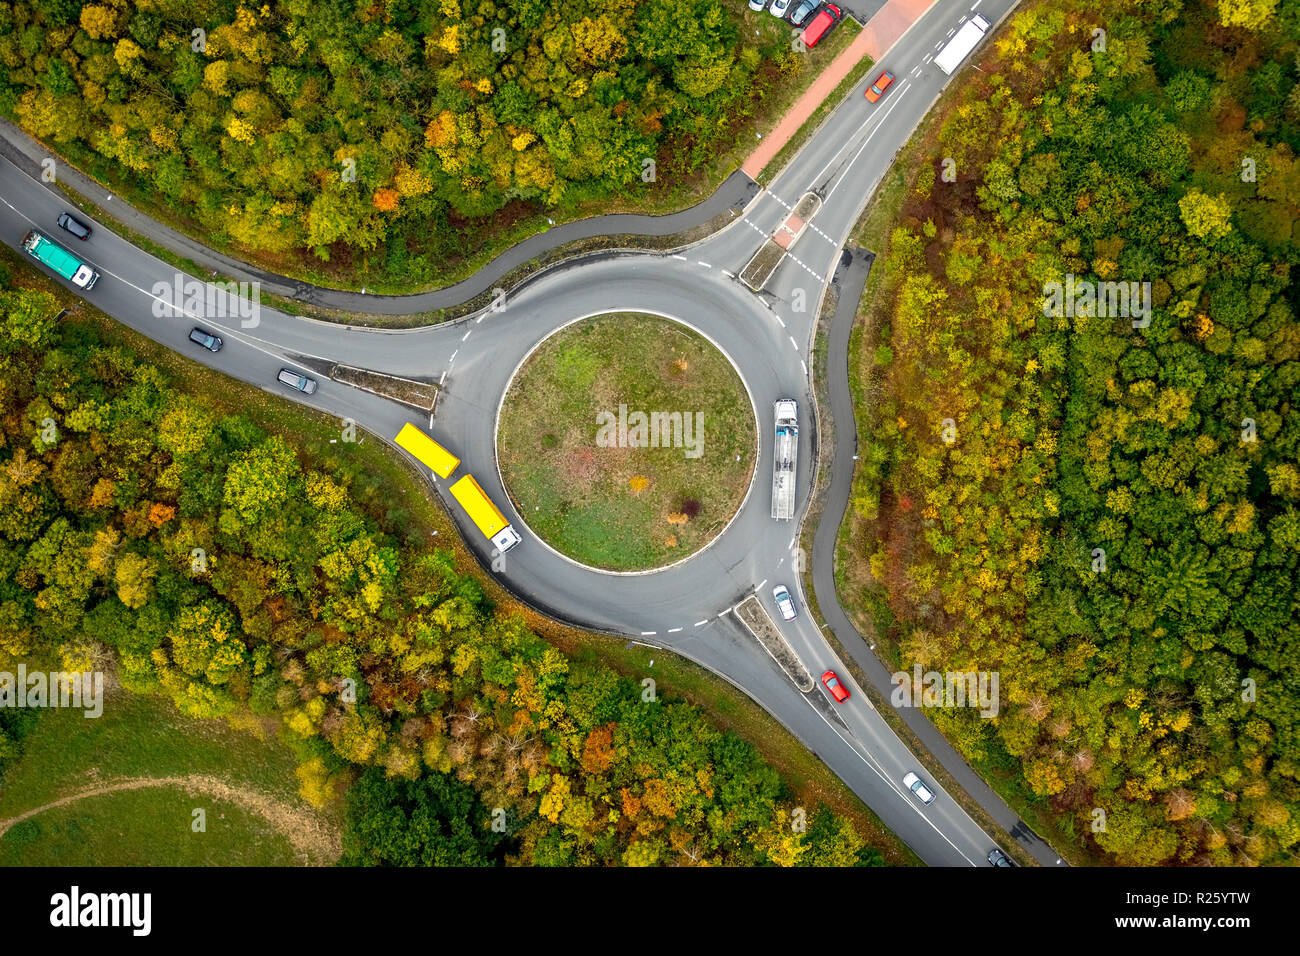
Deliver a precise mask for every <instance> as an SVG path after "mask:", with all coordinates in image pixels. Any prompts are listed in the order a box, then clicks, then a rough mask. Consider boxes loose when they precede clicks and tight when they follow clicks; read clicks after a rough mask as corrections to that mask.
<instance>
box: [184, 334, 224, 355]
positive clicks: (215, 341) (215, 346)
mask: <svg viewBox="0 0 1300 956" xmlns="http://www.w3.org/2000/svg"><path fill="white" fill-rule="evenodd" d="M190 341H191V342H193V343H194V344H195V345H202V346H203V347H204V348H205V349H207V350H208V351H209V352H220V351H221V346H222V342H221V336H219V335H213V334H212V333H211V332H204V331H203V330H202V329H197V328H196V329H190Z"/></svg>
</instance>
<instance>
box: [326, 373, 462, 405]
mask: <svg viewBox="0 0 1300 956" xmlns="http://www.w3.org/2000/svg"><path fill="white" fill-rule="evenodd" d="M330 378H331V379H333V380H334V381H336V382H339V383H341V384H343V385H351V386H352V387H353V388H359V389H361V390H362V391H363V392H370V393H371V394H372V395H379V396H381V397H383V398H389V399H392V400H393V401H395V402H401V403H402V404H403V405H409V406H411V407H412V408H418V409H419V410H420V411H422V412H432V411H433V405H434V402H436V401H437V400H438V386H437V385H435V384H434V383H433V382H417V381H416V380H415V379H410V378H399V377H398V376H396V375H388V374H386V373H384V372H374V371H371V370H370V369H368V368H356V367H355V366H352V365H335V366H334V367H333V368H331V369H330Z"/></svg>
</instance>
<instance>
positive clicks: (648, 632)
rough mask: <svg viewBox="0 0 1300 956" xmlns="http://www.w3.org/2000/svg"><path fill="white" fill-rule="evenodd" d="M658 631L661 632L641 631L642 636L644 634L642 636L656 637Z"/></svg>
mask: <svg viewBox="0 0 1300 956" xmlns="http://www.w3.org/2000/svg"><path fill="white" fill-rule="evenodd" d="M658 633H659V632H658V631H642V632H641V636H642V637H654V636H655V635H656V634H658Z"/></svg>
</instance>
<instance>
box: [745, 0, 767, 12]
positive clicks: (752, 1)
mask: <svg viewBox="0 0 1300 956" xmlns="http://www.w3.org/2000/svg"><path fill="white" fill-rule="evenodd" d="M765 6H767V0H749V9H751V10H753V11H754V12H755V13H761V12H762V11H763V8H764V7H765Z"/></svg>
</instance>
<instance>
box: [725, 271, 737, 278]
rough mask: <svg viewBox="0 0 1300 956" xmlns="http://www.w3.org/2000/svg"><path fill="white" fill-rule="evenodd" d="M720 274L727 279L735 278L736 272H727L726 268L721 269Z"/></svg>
mask: <svg viewBox="0 0 1300 956" xmlns="http://www.w3.org/2000/svg"><path fill="white" fill-rule="evenodd" d="M722 274H723V275H724V276H726V277H727V278H728V279H734V278H736V274H735V273H734V272H728V271H727V270H726V269H723V270H722Z"/></svg>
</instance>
